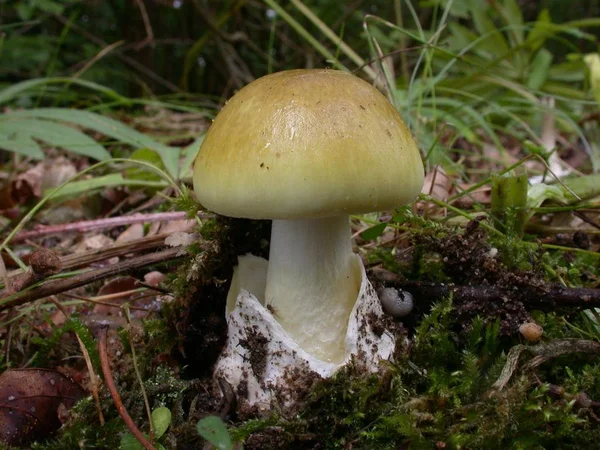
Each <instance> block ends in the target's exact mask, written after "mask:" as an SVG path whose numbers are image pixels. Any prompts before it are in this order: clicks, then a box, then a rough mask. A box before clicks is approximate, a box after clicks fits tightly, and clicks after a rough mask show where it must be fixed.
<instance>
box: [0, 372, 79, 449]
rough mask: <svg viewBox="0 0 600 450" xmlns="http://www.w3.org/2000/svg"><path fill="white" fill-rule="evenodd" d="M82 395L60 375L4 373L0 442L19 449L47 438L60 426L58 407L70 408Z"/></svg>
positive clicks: (0, 381) (0, 389)
mask: <svg viewBox="0 0 600 450" xmlns="http://www.w3.org/2000/svg"><path fill="white" fill-rule="evenodd" d="M85 395H86V392H85V391H84V389H83V388H82V387H81V386H79V385H78V384H77V383H75V382H74V381H73V380H72V379H70V378H68V377H66V376H65V375H63V374H62V373H60V372H57V371H55V370H47V369H18V370H7V371H5V372H4V373H3V374H2V375H0V439H1V440H3V441H4V442H6V443H7V444H8V445H23V444H26V443H28V442H31V441H33V440H39V439H43V438H45V437H47V436H48V435H49V434H50V433H52V432H53V431H56V430H57V429H58V428H60V426H61V421H60V419H59V411H60V410H62V409H63V408H61V406H60V405H64V407H66V408H71V407H72V406H73V405H74V404H75V403H76V402H77V401H78V400H79V399H81V398H83V397H84V396H85Z"/></svg>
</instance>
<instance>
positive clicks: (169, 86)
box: [54, 14, 181, 92]
mask: <svg viewBox="0 0 600 450" xmlns="http://www.w3.org/2000/svg"><path fill="white" fill-rule="evenodd" d="M54 18H56V20H58V21H59V22H60V23H62V24H63V25H67V24H68V25H69V27H70V28H71V29H73V30H75V31H76V32H77V33H79V34H81V35H82V36H84V37H86V38H87V39H89V40H90V41H92V42H93V43H95V44H96V45H101V46H102V47H106V46H107V45H108V43H107V42H106V41H104V40H102V39H100V38H98V37H96V36H95V35H93V34H92V33H90V32H88V31H86V30H84V29H83V28H81V27H80V26H79V25H77V24H75V23H73V22H71V21H69V19H67V18H66V17H63V16H61V15H58V14H54ZM113 54H114V55H115V56H116V57H117V58H119V59H120V60H121V61H123V62H124V63H125V64H127V65H129V66H130V67H133V68H134V69H135V70H137V71H139V72H141V73H143V74H144V75H146V76H147V77H148V78H151V79H152V80H154V81H155V82H156V83H158V84H160V85H161V86H163V87H166V88H167V89H169V90H170V91H173V92H181V89H179V88H178V87H177V86H176V85H174V84H173V83H171V82H170V81H168V80H165V79H164V78H163V77H161V76H159V75H157V74H156V73H155V72H153V71H151V70H150V69H148V68H147V67H146V66H144V65H143V64H140V63H139V62H137V61H136V60H135V59H133V58H130V57H129V56H127V55H123V54H121V53H113Z"/></svg>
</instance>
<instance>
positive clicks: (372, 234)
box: [360, 223, 388, 241]
mask: <svg viewBox="0 0 600 450" xmlns="http://www.w3.org/2000/svg"><path fill="white" fill-rule="evenodd" d="M387 225H388V224H387V223H378V224H377V225H373V226H372V227H370V228H367V229H366V230H365V231H363V232H362V233H360V237H361V238H363V239H364V240H365V241H371V240H373V239H377V238H378V237H379V236H381V235H382V234H383V231H384V230H385V227H387Z"/></svg>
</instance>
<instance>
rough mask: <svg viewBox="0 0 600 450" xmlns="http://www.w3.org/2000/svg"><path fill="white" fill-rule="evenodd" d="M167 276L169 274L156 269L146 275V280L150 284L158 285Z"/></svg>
mask: <svg viewBox="0 0 600 450" xmlns="http://www.w3.org/2000/svg"><path fill="white" fill-rule="evenodd" d="M166 278H167V276H166V275H165V274H164V273H162V272H159V271H157V270H154V271H152V272H148V273H147V274H146V275H144V282H145V283H146V284H147V285H148V286H152V287H158V286H160V283H162V282H163V281H165V279H166Z"/></svg>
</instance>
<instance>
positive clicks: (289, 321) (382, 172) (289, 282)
mask: <svg viewBox="0 0 600 450" xmlns="http://www.w3.org/2000/svg"><path fill="white" fill-rule="evenodd" d="M422 185H423V165H422V162H421V158H420V153H419V150H418V148H417V146H416V144H415V141H414V140H413V138H412V136H411V134H410V131H409V130H408V128H407V127H406V125H405V124H404V122H403V121H402V119H401V118H400V116H399V114H398V112H397V111H396V110H395V109H394V108H393V106H392V105H391V104H390V103H389V102H388V101H387V100H386V98H385V97H384V96H383V95H382V94H381V93H380V92H379V91H378V90H377V89H375V88H374V87H373V86H371V85H370V84H369V83H367V82H365V81H363V80H361V79H359V78H357V77H355V76H353V75H350V74H348V73H345V72H341V71H335V70H291V71H284V72H279V73H274V74H271V75H267V76H265V77H262V78H260V79H258V80H256V81H254V82H252V83H250V84H249V85H248V86H246V87H244V88H243V89H241V90H240V91H239V92H238V93H237V94H236V95H235V96H233V97H232V98H231V99H230V100H229V101H228V102H227V103H226V104H225V106H224V107H223V109H222V110H221V111H220V112H219V114H218V115H217V117H216V118H215V120H214V122H213V123H212V125H211V127H210V129H209V130H208V132H207V134H206V138H205V139H204V142H203V143H202V146H201V148H200V152H199V154H198V156H197V159H196V162H195V168H194V189H195V192H196V195H197V197H198V199H199V201H200V203H201V204H202V205H203V206H204V207H206V208H207V209H209V210H211V211H214V212H216V213H218V214H221V215H225V216H229V217H238V218H251V219H270V220H273V225H272V234H271V244H270V254H269V261H268V266H267V273H266V287H265V291H264V292H251V294H255V297H256V298H257V299H261V300H262V301H260V303H264V306H268V307H269V309H270V310H271V311H274V312H275V314H274V317H275V320H276V322H278V323H279V325H281V327H282V328H283V330H284V331H285V333H287V334H288V335H289V336H290V337H291V338H292V339H293V341H294V343H295V344H297V345H298V347H299V348H300V349H302V350H303V351H305V352H306V353H307V354H308V355H310V356H311V357H314V358H316V359H318V360H320V361H322V362H324V363H326V364H329V365H333V366H338V365H339V364H341V363H343V362H344V361H345V360H347V358H348V349H349V347H350V348H351V347H352V344H351V343H349V342H348V334H349V333H350V332H349V328H348V327H349V323H350V322H349V320H350V316H351V313H352V312H353V310H355V309H356V303H357V298H359V297H360V295H359V293H360V292H362V291H364V290H365V289H366V288H365V287H364V286H363V284H364V283H365V281H366V277H365V275H364V268H363V266H362V263H361V260H360V258H359V257H358V256H357V255H355V254H354V253H353V251H352V244H351V239H350V237H351V235H350V226H349V215H350V214H360V213H367V212H374V211H381V210H387V209H391V208H394V207H396V206H399V205H403V204H406V203H408V202H411V201H413V200H414V199H415V197H416V196H417V195H418V194H419V192H420V189H421V187H422ZM243 258H246V257H240V265H241V264H242V262H243V261H244V260H243ZM253 267H257V266H256V264H254V266H253ZM242 272H244V271H242V270H240V271H238V275H240V274H242ZM245 272H246V273H252V274H254V275H255V276H256V273H257V272H256V270H254V269H252V270H246V271H245ZM251 284H252V285H254V286H256V285H257V283H256V282H251ZM232 285H233V286H234V287H233V289H234V290H233V292H230V294H229V297H228V298H229V301H228V311H229V313H230V314H231V313H232V312H233V310H234V309H235V308H236V307H237V306H239V301H240V299H241V298H242V297H244V296H245V290H244V289H245V286H246V285H247V283H245V282H242V281H240V280H234V282H233V283H232ZM258 285H260V283H258ZM371 291H372V289H371ZM373 295H375V294H374V293H373ZM236 299H237V303H236ZM236 305H237V306H236ZM379 309H380V308H379ZM269 320H270V319H269ZM230 325H231V320H230ZM230 334H231V326H230ZM230 337H231V336H230Z"/></svg>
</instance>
